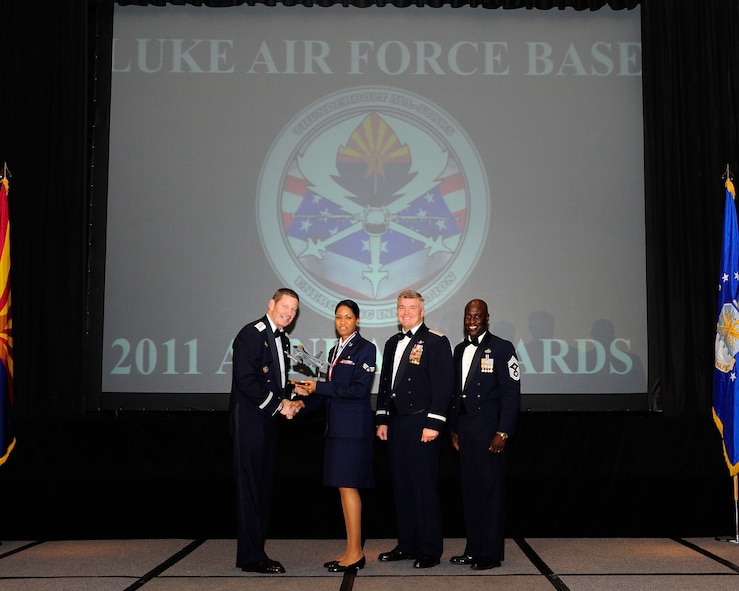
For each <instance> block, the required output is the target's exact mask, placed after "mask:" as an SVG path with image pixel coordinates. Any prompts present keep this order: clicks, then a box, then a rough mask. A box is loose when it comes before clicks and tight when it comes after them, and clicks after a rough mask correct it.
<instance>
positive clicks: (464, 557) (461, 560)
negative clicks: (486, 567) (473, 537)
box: [449, 554, 475, 564]
mask: <svg viewBox="0 0 739 591" xmlns="http://www.w3.org/2000/svg"><path fill="white" fill-rule="evenodd" d="M474 561H475V559H474V558H473V557H472V556H470V555H469V554H460V555H459V556H452V557H451V558H450V559H449V562H451V563H452V564H472V563H473V562H474Z"/></svg>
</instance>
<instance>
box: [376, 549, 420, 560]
mask: <svg viewBox="0 0 739 591" xmlns="http://www.w3.org/2000/svg"><path fill="white" fill-rule="evenodd" d="M415 557H416V555H415V554H413V553H412V552H403V551H402V550H398V549H397V548H396V549H394V550H390V552H383V553H382V554H380V555H379V556H378V557H377V560H379V561H380V562H395V561H396V560H413V559H414V558H415Z"/></svg>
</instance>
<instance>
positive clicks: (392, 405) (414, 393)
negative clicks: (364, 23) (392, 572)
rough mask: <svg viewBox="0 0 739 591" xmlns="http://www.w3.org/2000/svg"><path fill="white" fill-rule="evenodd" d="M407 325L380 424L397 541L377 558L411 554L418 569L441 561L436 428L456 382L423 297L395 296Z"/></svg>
mask: <svg viewBox="0 0 739 591" xmlns="http://www.w3.org/2000/svg"><path fill="white" fill-rule="evenodd" d="M398 322H399V323H400V326H401V327H402V331H401V332H400V333H398V334H397V335H394V336H393V337H391V338H390V339H389V340H388V341H387V343H386V344H385V352H384V356H383V364H382V372H381V374H380V386H379V393H378V397H377V411H376V419H375V422H376V424H377V436H378V437H379V438H380V439H381V440H385V441H387V442H388V456H389V458H390V471H391V476H392V481H393V494H394V497H395V509H396V514H397V525H398V544H397V546H396V547H395V548H394V549H393V550H390V551H389V552H383V553H382V554H380V555H379V557H378V559H379V560H380V561H383V562H389V561H396V560H404V559H413V560H415V562H414V564H413V566H414V567H415V568H429V567H432V566H435V565H437V564H439V560H440V558H441V554H442V550H443V534H442V523H441V504H440V501H439V433H441V431H442V429H443V428H444V425H445V424H446V420H447V411H448V409H449V401H450V397H451V391H452V387H453V375H454V368H453V365H452V356H451V345H450V344H449V339H447V338H446V337H445V336H444V335H442V334H440V333H437V332H435V331H432V330H429V328H428V327H427V326H426V325H425V323H424V299H423V297H422V296H421V294H420V293H418V292H416V291H412V290H406V291H403V292H401V293H400V294H399V295H398Z"/></svg>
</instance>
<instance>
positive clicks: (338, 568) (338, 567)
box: [327, 556, 367, 573]
mask: <svg viewBox="0 0 739 591" xmlns="http://www.w3.org/2000/svg"><path fill="white" fill-rule="evenodd" d="M365 564H367V561H366V560H365V558H364V556H362V558H360V559H359V560H357V561H356V562H353V563H352V564H347V565H346V566H345V565H343V564H339V563H338V562H337V563H336V564H334V565H333V566H329V567H327V568H328V572H330V573H343V572H346V571H348V570H352V569H354V570H356V569H358V568H364V565H365Z"/></svg>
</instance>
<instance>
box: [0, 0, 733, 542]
mask: <svg viewBox="0 0 739 591" xmlns="http://www.w3.org/2000/svg"><path fill="white" fill-rule="evenodd" d="M166 3H169V4H192V5H209V6H224V7H226V6H234V5H240V4H255V3H256V2H254V1H253V0H252V1H248V2H241V1H239V0H210V1H208V0H203V1H197V0H190V1H186V0H179V1H170V2H165V0H155V1H149V2H147V1H145V0H138V1H135V0H132V1H128V0H119V1H118V4H120V5H125V4H137V5H147V4H149V5H152V10H156V8H155V6H154V5H163V4H166ZM263 4H276V2H273V1H271V0H268V1H265V2H263ZM283 4H285V5H290V4H304V5H311V6H315V9H316V10H320V6H327V5H333V4H343V5H347V6H348V5H353V6H368V5H370V4H377V5H383V4H392V5H394V6H402V7H408V9H413V8H414V7H416V6H421V5H424V4H425V5H430V6H441V5H452V6H455V7H459V9H460V10H467V9H472V8H474V9H477V10H483V9H491V10H494V9H516V10H527V9H529V10H531V9H541V10H557V9H564V8H566V7H572V8H575V9H577V10H598V9H600V8H602V7H604V6H609V7H611V8H613V9H618V10H621V9H632V8H634V7H635V6H639V7H640V9H641V15H642V51H643V88H644V129H645V183H646V186H645V195H646V210H645V216H646V228H647V259H648V260H647V272H648V277H647V287H648V298H649V301H648V315H649V342H650V345H649V346H650V351H649V356H650V359H649V366H650V373H649V380H648V383H649V388H650V394H651V395H652V396H654V397H655V399H656V400H657V401H658V405H659V408H660V409H661V412H651V413H646V414H642V415H637V414H635V413H622V414H611V413H603V414H594V413H592V414H588V413H569V414H568V413H563V414H560V413H541V414H525V415H523V416H522V418H521V425H520V428H519V431H518V433H517V435H516V437H515V438H514V439H513V440H512V448H511V449H512V454H511V478H510V480H509V484H510V489H511V490H510V495H509V498H510V500H509V515H508V524H509V525H508V527H509V529H510V533H511V534H515V535H555V536H556V535H714V534H723V533H726V532H728V533H730V534H731V533H733V529H732V528H733V499H732V494H731V481H730V479H729V476H728V470H727V469H726V466H725V464H724V461H723V456H722V454H721V445H720V443H721V442H720V438H719V436H718V433H717V431H716V429H715V427H714V426H713V423H712V419H711V375H712V367H713V340H714V336H715V323H716V277H717V272H718V258H719V250H720V244H721V230H722V216H723V200H724V190H723V179H722V175H723V173H724V168H725V166H726V165H727V164H729V165H730V166H731V169H732V170H738V169H739V161H738V160H737V150H738V147H737V118H736V116H735V115H736V113H737V97H738V96H739V88H737V80H739V72H738V71H737V69H738V68H739V59H738V57H739V55H738V53H739V44H737V42H736V38H735V37H734V34H735V33H736V32H737V31H739V4H738V3H736V2H735V1H734V0H685V1H683V2H679V3H678V2H675V3H672V2H661V1H657V0H642V1H641V2H639V1H637V0H611V1H605V0H600V1H598V0H559V1H557V0H536V1H535V0H500V1H495V0H481V1H474V0H473V1H471V2H464V1H453V2H439V1H436V0H434V1H431V2H423V1H422V0H416V1H415V2H410V1H407V0H396V1H393V2H382V1H379V2H367V1H364V0H344V1H343V2H333V1H331V0H323V1H320V2H312V1H310V0H305V1H304V2H300V1H298V0H289V1H287V2H283ZM112 7H113V1H112V0H107V1H105V0H59V1H55V2H45V1H37V0H2V1H0V117H1V119H0V164H1V163H2V162H7V164H8V167H9V169H10V173H11V177H10V182H11V190H10V197H9V201H10V215H11V241H12V245H11V249H12V250H11V253H12V270H11V281H12V290H13V311H12V313H13V324H14V327H13V328H14V335H13V336H14V345H15V351H14V359H15V386H16V401H15V419H14V425H15V426H16V435H17V438H18V444H17V446H16V449H15V451H14V452H13V453H12V454H11V456H10V458H9V460H8V462H7V463H6V464H5V465H3V466H2V467H0V540H2V539H12V538H15V539H32V538H35V537H47V538H48V537H61V538H73V537H116V536H129V537H134V536H145V537H149V536H162V537H169V536H199V535H208V536H221V537H223V536H233V535H234V534H235V529H234V527H233V526H234V519H233V512H232V511H231V507H230V506H229V503H228V502H226V499H230V498H231V495H232V486H233V484H232V481H231V475H230V441H229V438H228V432H227V427H226V418H225V415H223V414H218V413H212V414H203V415H201V414H190V413H187V414H185V413H181V414H176V413H175V414H164V413H159V414H156V413H118V414H106V413H99V412H86V411H85V408H86V405H85V400H86V395H87V394H88V393H89V392H90V391H91V388H92V387H93V384H91V383H89V382H88V375H89V371H88V370H89V367H88V363H89V360H90V359H96V358H99V356H98V354H97V353H95V352H94V351H89V350H88V349H87V347H88V340H87V331H88V318H89V315H90V314H91V313H98V312H99V308H98V309H96V306H99V305H100V304H99V303H96V302H94V301H92V300H91V298H90V297H89V285H90V283H91V278H93V277H95V276H96V275H98V274H100V273H102V272H103V269H102V267H101V265H102V262H101V260H96V259H93V258H91V250H90V243H91V241H92V240H97V239H98V237H97V236H96V234H95V232H94V231H92V229H93V228H94V227H96V226H95V224H100V222H101V220H104V219H105V211H104V201H102V200H100V195H104V187H101V186H99V184H100V182H101V181H100V179H102V180H103V181H102V182H103V183H104V179H105V174H104V171H103V173H101V172H100V167H101V166H103V165H104V162H103V160H104V159H99V158H100V155H101V154H103V153H104V152H105V150H106V148H105V146H94V143H95V141H96V139H95V138H96V137H97V134H96V130H97V129H98V128H99V126H106V125H107V112H106V109H105V100H106V97H103V96H96V95H95V94H94V85H93V81H94V77H95V76H97V75H102V74H100V73H96V71H95V68H94V65H95V54H96V52H97V51H103V52H105V51H109V48H107V49H106V47H105V45H104V43H102V40H104V39H105V38H106V36H105V32H106V28H108V27H109V26H110V14H111V11H112ZM93 148H95V149H93ZM93 157H94V158H96V159H98V161H97V162H93V161H92V159H93ZM603 166H608V163H607V162H604V163H603ZM236 328H238V327H235V329H236ZM321 432H322V428H321V425H320V417H318V418H316V419H311V420H305V421H304V422H303V423H301V424H299V426H298V428H296V429H294V430H292V431H290V432H289V433H287V434H286V437H285V445H295V443H296V442H300V445H299V449H301V450H302V454H303V455H302V456H300V457H299V458H298V459H297V460H295V459H293V460H283V462H282V464H281V472H280V480H281V490H282V491H283V492H282V493H281V494H284V495H285V498H286V499H289V498H294V495H295V494H296V489H299V490H300V491H301V492H302V493H303V494H308V495H309V497H310V496H311V495H312V497H310V499H309V500H310V502H312V503H313V504H314V505H315V507H316V508H317V510H316V511H314V512H310V511H309V512H307V513H311V514H312V516H311V517H306V518H305V521H303V522H301V523H297V524H295V523H292V524H288V523H281V522H280V521H279V520H275V523H274V528H273V529H274V531H273V532H272V534H273V535H275V536H282V537H289V536H296V537H319V536H334V535H338V536H341V535H343V533H342V526H341V517H340V514H339V513H340V510H339V506H338V500H337V497H336V496H335V494H334V493H335V491H332V490H325V489H322V488H321V487H320V467H318V468H316V466H318V465H319V464H320V461H321V459H320V458H321V453H320V447H321V436H320V433H321ZM306 442H314V445H310V444H307V443H306ZM376 447H377V454H376V456H377V457H376V470H377V474H378V486H377V488H376V489H375V490H374V491H372V492H371V493H368V502H367V503H365V508H366V512H367V513H368V515H366V517H368V518H369V519H368V523H370V524H371V526H370V527H371V529H372V531H368V532H367V534H368V535H369V536H370V537H374V536H380V535H382V536H385V535H386V536H388V537H392V536H393V535H394V534H393V532H392V528H393V519H392V508H391V504H392V503H391V501H390V500H389V499H390V494H391V493H390V489H389V481H388V480H387V472H386V470H387V466H386V458H385V456H384V454H385V450H384V447H383V446H382V445H381V444H380V443H378V444H377V446H376ZM293 449H294V448H293ZM290 462H293V463H290ZM442 477H443V482H442V493H443V495H444V501H445V507H446V514H445V520H446V524H445V525H446V532H445V533H446V534H447V535H463V532H461V531H460V527H461V526H460V525H459V524H460V520H459V513H458V509H455V507H458V491H457V487H458V482H457V477H456V458H455V456H454V455H453V452H452V451H451V450H446V451H445V453H444V455H443V457H442ZM306 491H313V492H307V493H306ZM291 495H292V496H293V497H291ZM301 498H305V497H301ZM584 507H591V509H589V510H585V509H584ZM324 509H325V511H326V514H327V515H329V516H331V517H329V518H323V519H321V520H320V521H318V520H317V517H315V516H316V515H322V514H323V511H324ZM719 530H721V531H719Z"/></svg>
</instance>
